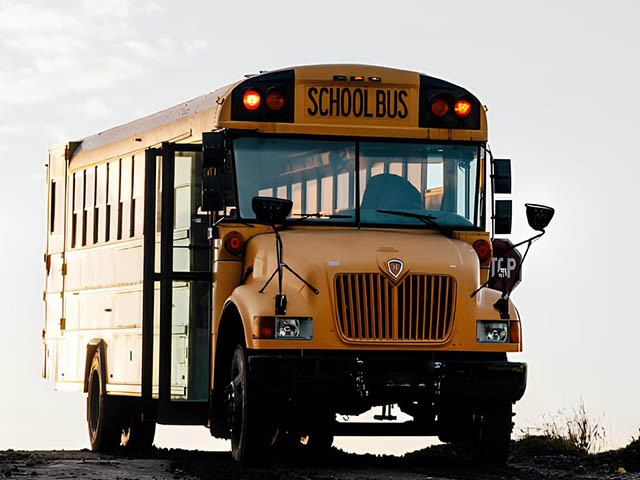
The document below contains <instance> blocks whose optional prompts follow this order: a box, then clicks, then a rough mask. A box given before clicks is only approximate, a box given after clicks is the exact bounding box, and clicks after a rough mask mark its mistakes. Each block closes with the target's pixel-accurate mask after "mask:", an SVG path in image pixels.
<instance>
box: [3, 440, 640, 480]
mask: <svg viewBox="0 0 640 480" xmlns="http://www.w3.org/2000/svg"><path fill="white" fill-rule="evenodd" d="M0 478H47V479H65V480H66V479H73V478H77V479H87V480H90V479H96V480H98V479H100V480H102V479H104V480H128V479H141V480H168V479H182V480H191V479H193V480H199V479H215V480H231V479H234V480H236V479H246V480H258V479H259V480H263V479H264V480H284V479H295V480H347V479H354V480H383V479H393V480H406V479H414V478H415V479H432V480H446V479H468V480H472V479H473V480H499V479H505V480H506V479H526V480H529V479H532V480H533V479H546V478H553V479H567V480H568V479H584V480H592V479H621V480H625V479H639V480H640V441H635V442H633V443H631V444H630V445H629V446H628V447H626V448H624V449H620V450H614V451H609V452H604V453H600V454H597V455H585V454H581V453H578V452H572V451H564V452H559V451H557V449H554V447H552V446H549V445H548V443H546V442H545V441H544V440H543V439H541V438H540V437H530V438H528V439H525V440H520V441H518V442H513V447H512V456H511V459H510V462H509V466H508V467H505V468H495V467H487V466H483V465H481V464H480V463H478V462H477V461H476V460H474V459H473V457H472V456H471V455H470V454H469V453H468V452H466V451H462V450H456V449H454V448H453V447H450V446H448V445H440V446H436V447H431V448H427V449H424V450H420V451H418V452H412V453H409V454H406V455H404V456H402V457H395V456H376V455H355V454H347V453H344V452H342V451H339V450H335V449H334V450H333V451H332V452H331V453H330V454H329V455H328V456H326V457H325V458H323V459H314V458H300V457H299V456H296V458H293V459H279V460H276V461H273V462H271V463H270V464H268V465H264V466H261V467H253V468H243V467H241V466H240V465H237V464H235V463H234V462H233V461H232V459H231V454H230V453H228V452H200V451H192V450H174V449H155V448H154V449H153V450H151V451H150V452H147V453H145V454H136V455H132V454H129V453H126V452H124V451H114V452H112V453H111V454H109V455H105V454H95V453H92V452H89V451H87V450H82V451H46V452H44V451H36V452H22V451H20V452H18V451H11V450H8V451H3V452H0Z"/></svg>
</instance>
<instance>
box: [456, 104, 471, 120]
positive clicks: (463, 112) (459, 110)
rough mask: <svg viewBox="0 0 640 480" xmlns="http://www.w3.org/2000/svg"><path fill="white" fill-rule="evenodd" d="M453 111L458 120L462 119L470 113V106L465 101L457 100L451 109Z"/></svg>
mask: <svg viewBox="0 0 640 480" xmlns="http://www.w3.org/2000/svg"><path fill="white" fill-rule="evenodd" d="M453 111H454V112H456V115H457V116H459V117H460V118H464V117H466V116H467V115H469V114H470V113H471V104H470V103H469V102H467V101H466V100H458V101H457V102H456V105H455V106H454V107H453Z"/></svg>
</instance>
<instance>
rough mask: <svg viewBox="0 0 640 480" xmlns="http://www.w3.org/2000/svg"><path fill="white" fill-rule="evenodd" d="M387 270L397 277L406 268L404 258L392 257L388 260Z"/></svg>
mask: <svg viewBox="0 0 640 480" xmlns="http://www.w3.org/2000/svg"><path fill="white" fill-rule="evenodd" d="M387 270H388V271H389V275H391V276H392V277H393V278H395V279H397V278H398V277H399V276H400V275H401V274H402V271H403V270H404V263H402V260H398V259H396V258H394V259H391V260H389V261H387Z"/></svg>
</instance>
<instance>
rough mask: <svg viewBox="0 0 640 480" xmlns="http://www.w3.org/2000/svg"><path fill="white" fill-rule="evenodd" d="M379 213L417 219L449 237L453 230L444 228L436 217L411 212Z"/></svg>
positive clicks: (384, 211)
mask: <svg viewBox="0 0 640 480" xmlns="http://www.w3.org/2000/svg"><path fill="white" fill-rule="evenodd" d="M376 212H378V213H386V214H387V215H397V216H399V217H409V218H417V219H418V220H420V221H421V222H422V223H424V224H425V225H428V226H430V227H433V228H435V229H436V230H438V231H439V232H441V233H443V234H444V235H446V236H447V237H451V234H452V232H451V230H450V229H448V228H446V227H443V226H442V225H440V224H439V223H438V222H436V221H435V219H436V217H434V216H433V215H422V214H420V213H411V212H399V211H397V210H376Z"/></svg>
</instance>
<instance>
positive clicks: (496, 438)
mask: <svg viewBox="0 0 640 480" xmlns="http://www.w3.org/2000/svg"><path fill="white" fill-rule="evenodd" d="M512 417H513V413H512V405H511V402H510V401H501V402H497V403H495V404H491V405H488V406H486V407H485V408H484V409H483V410H482V412H481V417H480V431H479V434H480V438H479V442H478V454H479V456H480V459H481V460H482V461H484V462H486V463H489V464H492V465H506V464H507V460H508V458H509V446H510V443H511V429H512V427H513V424H512V421H511V420H512Z"/></svg>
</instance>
